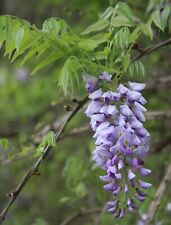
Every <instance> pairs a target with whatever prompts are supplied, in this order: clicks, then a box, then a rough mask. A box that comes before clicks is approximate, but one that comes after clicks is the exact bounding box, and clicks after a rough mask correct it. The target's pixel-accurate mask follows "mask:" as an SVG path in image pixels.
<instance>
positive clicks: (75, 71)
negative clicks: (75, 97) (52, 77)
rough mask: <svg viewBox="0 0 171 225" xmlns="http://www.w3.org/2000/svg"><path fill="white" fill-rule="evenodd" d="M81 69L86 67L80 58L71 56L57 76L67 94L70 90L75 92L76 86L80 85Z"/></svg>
mask: <svg viewBox="0 0 171 225" xmlns="http://www.w3.org/2000/svg"><path fill="white" fill-rule="evenodd" d="M81 71H84V68H83V66H82V65H81V64H80V62H79V59H78V58H76V57H73V56H71V57H69V58H68V59H67V60H66V61H65V63H64V65H63V67H62V69H61V70H60V72H59V74H58V77H57V82H58V85H59V86H60V87H61V88H62V89H63V91H64V93H65V94H67V93H68V92H69V90H71V91H72V92H73V90H74V87H75V86H77V87H79V75H80V73H81Z"/></svg>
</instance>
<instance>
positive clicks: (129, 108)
mask: <svg viewBox="0 0 171 225" xmlns="http://www.w3.org/2000/svg"><path fill="white" fill-rule="evenodd" d="M111 78H112V77H111V75H110V74H108V73H106V72H103V73H102V74H101V76H100V79H102V80H103V82H106V83H108V84H109V83H110V82H111ZM96 87H97V85H96ZM144 87H145V85H144V84H141V83H133V82H128V84H127V85H122V84H120V85H119V87H118V88H117V90H116V92H113V91H107V92H104V90H103V89H94V91H89V93H90V95H89V98H90V99H91V101H90V104H89V105H88V107H87V110H86V112H85V113H86V115H87V116H88V117H90V119H91V122H90V125H91V127H92V129H93V130H94V131H95V134H94V136H93V137H94V138H96V142H95V143H96V146H97V147H96V149H95V150H94V153H93V159H94V160H95V161H96V163H97V165H98V166H100V167H101V168H102V169H103V170H105V171H106V175H104V176H100V179H101V180H102V181H104V182H106V183H107V184H106V185H104V189H105V190H106V191H109V192H111V193H112V195H113V196H114V200H113V201H109V202H108V203H107V209H106V210H107V212H109V213H113V214H114V217H116V218H122V217H124V215H125V213H126V210H127V211H130V212H132V211H134V210H135V209H137V208H138V205H137V200H138V201H140V202H142V201H144V200H145V197H146V195H147V194H146V193H144V192H143V191H142V190H143V189H148V188H150V187H151V184H150V183H147V182H144V181H143V180H142V178H143V177H145V176H148V175H149V174H150V173H151V170H149V169H147V168H145V167H144V160H143V159H144V157H145V156H146V154H147V152H148V149H149V144H148V143H149V137H150V134H149V133H148V131H147V130H146V129H145V128H144V127H143V121H145V117H144V112H145V111H146V108H145V107H144V104H145V103H146V100H145V99H144V97H143V96H142V94H141V91H142V90H143V89H144ZM89 90H92V88H89ZM121 193H122V195H123V194H124V195H125V198H122V200H121V199H120V195H121Z"/></svg>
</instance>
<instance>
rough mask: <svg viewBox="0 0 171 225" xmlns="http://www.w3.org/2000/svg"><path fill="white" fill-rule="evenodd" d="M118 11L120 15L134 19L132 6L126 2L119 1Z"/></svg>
mask: <svg viewBox="0 0 171 225" xmlns="http://www.w3.org/2000/svg"><path fill="white" fill-rule="evenodd" d="M117 13H118V15H122V16H125V17H127V18H129V19H130V20H132V18H133V16H134V15H133V13H132V11H131V9H130V7H129V6H128V4H126V3H124V2H119V3H118V9H117Z"/></svg>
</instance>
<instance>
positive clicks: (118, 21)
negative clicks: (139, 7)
mask: <svg viewBox="0 0 171 225" xmlns="http://www.w3.org/2000/svg"><path fill="white" fill-rule="evenodd" d="M111 25H112V26H113V27H121V26H124V27H131V26H134V23H133V22H132V21H131V20H130V19H129V18H127V17H125V16H115V17H112V20H111Z"/></svg>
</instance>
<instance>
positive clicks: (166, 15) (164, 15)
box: [161, 5, 171, 29]
mask: <svg viewBox="0 0 171 225" xmlns="http://www.w3.org/2000/svg"><path fill="white" fill-rule="evenodd" d="M170 12H171V9H170V6H169V5H167V6H165V7H164V10H163V12H162V16H161V25H162V27H163V29H165V28H166V25H167V22H168V20H169V14H170Z"/></svg>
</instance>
